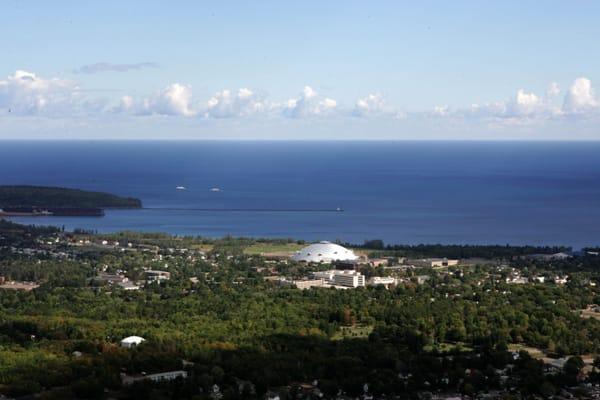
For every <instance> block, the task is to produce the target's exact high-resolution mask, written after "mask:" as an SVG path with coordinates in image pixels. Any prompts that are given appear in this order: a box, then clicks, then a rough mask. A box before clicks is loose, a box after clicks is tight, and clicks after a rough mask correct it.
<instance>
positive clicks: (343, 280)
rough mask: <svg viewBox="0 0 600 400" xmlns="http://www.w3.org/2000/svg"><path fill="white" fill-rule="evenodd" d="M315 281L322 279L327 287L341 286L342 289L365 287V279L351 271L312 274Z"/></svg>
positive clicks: (358, 273) (356, 272)
mask: <svg viewBox="0 0 600 400" xmlns="http://www.w3.org/2000/svg"><path fill="white" fill-rule="evenodd" d="M313 276H314V277H315V278H317V279H323V281H324V282H325V283H326V284H328V285H333V286H343V287H353V288H355V287H359V286H365V277H364V275H363V274H361V273H360V272H358V271H353V270H343V271H340V270H333V269H332V270H329V271H319V272H315V273H313Z"/></svg>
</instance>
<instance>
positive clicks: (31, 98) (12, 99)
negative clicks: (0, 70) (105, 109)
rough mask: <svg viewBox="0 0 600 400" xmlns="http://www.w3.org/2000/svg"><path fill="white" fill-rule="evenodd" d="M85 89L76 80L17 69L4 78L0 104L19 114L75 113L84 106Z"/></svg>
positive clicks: (0, 90)
mask: <svg viewBox="0 0 600 400" xmlns="http://www.w3.org/2000/svg"><path fill="white" fill-rule="evenodd" d="M81 100H82V99H81V93H80V90H79V87H78V85H77V84H76V83H75V82H72V81H70V80H66V79H60V78H51V79H46V78H42V77H39V76H37V75H36V74H34V73H32V72H27V71H23V70H17V71H16V72H15V73H14V74H13V75H9V76H8V77H7V78H6V79H4V80H0V107H1V108H4V109H9V110H10V111H11V112H12V113H15V114H17V115H36V114H45V115H52V114H60V113H71V112H73V111H75V109H76V108H78V107H79V106H81V104H82V103H80V101H81Z"/></svg>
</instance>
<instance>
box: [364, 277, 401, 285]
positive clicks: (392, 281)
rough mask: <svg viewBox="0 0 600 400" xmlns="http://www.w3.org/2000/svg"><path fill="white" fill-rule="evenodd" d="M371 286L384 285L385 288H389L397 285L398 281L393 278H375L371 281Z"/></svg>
mask: <svg viewBox="0 0 600 400" xmlns="http://www.w3.org/2000/svg"><path fill="white" fill-rule="evenodd" d="M368 284H369V286H379V285H383V286H389V285H395V284H396V279H395V278H392V277H391V276H374V277H372V278H371V279H369V283H368Z"/></svg>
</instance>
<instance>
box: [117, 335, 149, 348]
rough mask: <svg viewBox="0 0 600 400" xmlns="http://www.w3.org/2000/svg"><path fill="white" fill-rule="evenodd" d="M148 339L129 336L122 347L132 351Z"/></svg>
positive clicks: (122, 341) (123, 341)
mask: <svg viewBox="0 0 600 400" xmlns="http://www.w3.org/2000/svg"><path fill="white" fill-rule="evenodd" d="M145 341H146V339H144V338H143V337H139V336H128V337H126V338H125V339H123V340H121V347H125V348H127V349H131V348H133V347H135V346H139V345H140V344H141V343H142V342H145Z"/></svg>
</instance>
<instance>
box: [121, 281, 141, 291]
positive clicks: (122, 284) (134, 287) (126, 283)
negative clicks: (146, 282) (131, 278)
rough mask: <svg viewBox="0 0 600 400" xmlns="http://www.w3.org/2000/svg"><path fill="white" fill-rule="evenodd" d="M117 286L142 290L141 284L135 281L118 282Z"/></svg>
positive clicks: (124, 288)
mask: <svg viewBox="0 0 600 400" xmlns="http://www.w3.org/2000/svg"><path fill="white" fill-rule="evenodd" d="M117 286H119V287H120V288H121V289H123V290H140V287H139V285H136V284H135V283H133V282H119V283H117Z"/></svg>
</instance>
